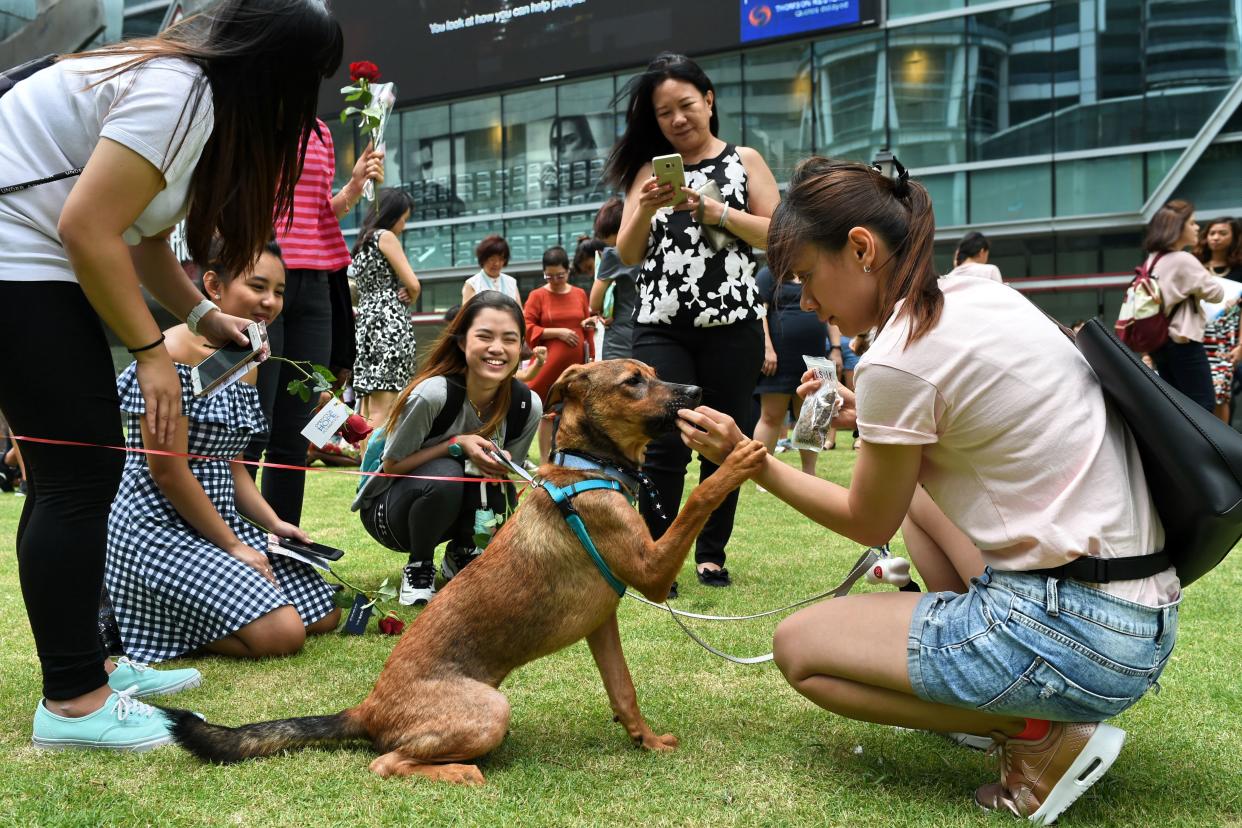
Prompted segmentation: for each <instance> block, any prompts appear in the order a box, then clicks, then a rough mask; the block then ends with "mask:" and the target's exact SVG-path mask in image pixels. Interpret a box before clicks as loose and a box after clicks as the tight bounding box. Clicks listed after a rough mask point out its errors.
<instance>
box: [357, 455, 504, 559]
mask: <svg viewBox="0 0 1242 828" xmlns="http://www.w3.org/2000/svg"><path fill="white" fill-rule="evenodd" d="M410 474H412V475H427V476H430V477H461V476H462V475H463V474H465V469H464V467H463V464H462V461H461V460H455V459H453V458H452V457H440V458H437V459H435V460H431V461H429V462H427V463H424V464H423V465H421V466H419V467H418V468H417V469H414V470H413V471H412V472H410ZM506 499H507V500H508V504H509V506H511V507H516V505H517V494H516V492H515V490H514V488H513V486H512V485H511V484H506V485H505V486H504V487H503V488H502V487H501V486H500V485H499V484H489V485H488V486H487V501H488V507H489V508H491V510H492V511H494V512H495V513H496V514H503V513H504V511H505V507H506V502H505V501H506ZM481 503H482V496H481V495H480V493H479V484H478V483H455V482H450V481H446V480H415V479H411V478H408V477H404V478H399V479H397V480H394V481H393V483H392V485H391V486H390V487H389V488H388V490H387V491H385V492H384V494H383V495H381V496H380V497H377V498H376V499H375V500H374V501H372V502H371V504H370V505H369V506H367V507H364V508H363V509H362V512H361V516H362V525H363V527H364V528H365V529H366V530H367V532H368V533H369V534H370V535H371V537H373V538H375V540H377V541H379V542H380V543H381V544H383V545H384V546H386V547H388V548H389V549H392V550H395V551H398V552H409V553H410V563H417V562H420V561H431V560H432V558H433V557H434V555H435V551H436V547H437V546H439V545H440V544H441V543H444V542H445V541H450V540H451V541H454V542H455V543H457V544H458V545H459V546H462V547H464V548H470V547H472V546H474V541H473V535H474V512H475V510H476V509H478V508H479V506H480V504H481Z"/></svg>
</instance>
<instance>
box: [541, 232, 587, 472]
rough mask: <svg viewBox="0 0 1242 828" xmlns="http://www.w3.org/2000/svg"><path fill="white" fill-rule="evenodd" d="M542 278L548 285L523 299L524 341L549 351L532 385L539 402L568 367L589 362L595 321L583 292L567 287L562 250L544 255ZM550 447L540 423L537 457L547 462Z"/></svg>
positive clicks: (547, 425)
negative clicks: (524, 300) (524, 318)
mask: <svg viewBox="0 0 1242 828" xmlns="http://www.w3.org/2000/svg"><path fill="white" fill-rule="evenodd" d="M543 278H544V281H545V282H546V283H547V284H545V285H544V286H543V287H541V288H539V289H537V290H532V291H531V292H530V295H529V296H527V297H526V307H525V313H526V341H527V342H529V343H530V346H531V347H532V348H533V347H535V346H537V345H544V346H546V347H547V349H548V358H547V361H545V362H544V364H543V369H542V370H540V372H539V374H538V375H537V376H536V377H535V379H534V380H533V381H532V382H531V384H530V387H531V390H532V391H534V392H535V393H536V394H538V395H539V399H541V400H546V399H547V398H548V389H550V388H551V387H552V385H553V384H554V383H555V382H556V381H557V380H558V379H560V378H561V373H562V372H564V370H565V369H566V368H568V367H569V366H571V365H581V364H582V363H584V362H590V361H591V359H592V357H593V353H592V336H593V335H594V328H595V317H593V316H592V315H591V303H590V300H588V299H587V295H586V291H584V290H583V289H582V288H580V287H574V286H573V285H571V284H570V283H569V255H568V254H567V253H566V252H565V248H563V247H549V248H548V249H547V250H545V251H544V252H543ZM551 444H552V422H551V421H550V420H544V421H542V422H541V423H539V457H540V460H541V462H544V463H546V462H548V453H549V451H550V450H551Z"/></svg>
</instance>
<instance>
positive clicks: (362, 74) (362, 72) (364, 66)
mask: <svg viewBox="0 0 1242 828" xmlns="http://www.w3.org/2000/svg"><path fill="white" fill-rule="evenodd" d="M349 79H350V80H352V81H353V82H354V83H357V82H358V81H360V80H364V79H365V80H368V81H370V82H371V83H375V82H376V81H377V80H379V79H380V70H379V67H378V66H376V65H375V64H374V63H372V62H371V61H369V60H360V61H358V62H356V63H351V64H349Z"/></svg>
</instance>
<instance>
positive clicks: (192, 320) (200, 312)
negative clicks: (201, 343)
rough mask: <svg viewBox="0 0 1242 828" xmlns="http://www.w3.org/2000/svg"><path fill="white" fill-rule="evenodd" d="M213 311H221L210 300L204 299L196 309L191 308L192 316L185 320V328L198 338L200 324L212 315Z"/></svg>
mask: <svg viewBox="0 0 1242 828" xmlns="http://www.w3.org/2000/svg"><path fill="white" fill-rule="evenodd" d="M213 310H220V309H219V308H217V307H216V305H215V303H214V302H212V301H211V300H210V299H204V300H203V301H201V302H199V303H198V304H197V305H195V306H194V307H192V308H190V314H189V316H187V317H186V318H185V326H186V327H187V328H189V329H190V333H192V334H194V335H195V336H198V323H199V322H202V321H203V317H204V316H206V315H207V314H209V313H211V312H212V311H213Z"/></svg>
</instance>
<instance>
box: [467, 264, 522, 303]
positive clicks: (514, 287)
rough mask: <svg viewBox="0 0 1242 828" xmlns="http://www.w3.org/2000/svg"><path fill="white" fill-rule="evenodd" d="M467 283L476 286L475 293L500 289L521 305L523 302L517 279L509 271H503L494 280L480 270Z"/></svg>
mask: <svg viewBox="0 0 1242 828" xmlns="http://www.w3.org/2000/svg"><path fill="white" fill-rule="evenodd" d="M466 284H468V285H470V287H472V288H474V292H475V293H482V292H483V291H485V290H498V291H500V292H501V293H503V294H504V295H505V296H508V297H510V298H511V299H513V301H514V302H517V303H518V304H519V305H520V304H522V297H521V296H520V295H519V294H518V284H517V279H514V278H513V277H512V276H510V275H509V274H508V273H502V274H500V275H499V276H498V277H496V279H494V280H493V279H492V277H491V276H488V275H487V274H486V273H485V272H483V271H482V270H480V271H479V272H478V273H476V274H474V275H473V276H471V277H470V278H469V279H467V280H466Z"/></svg>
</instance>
